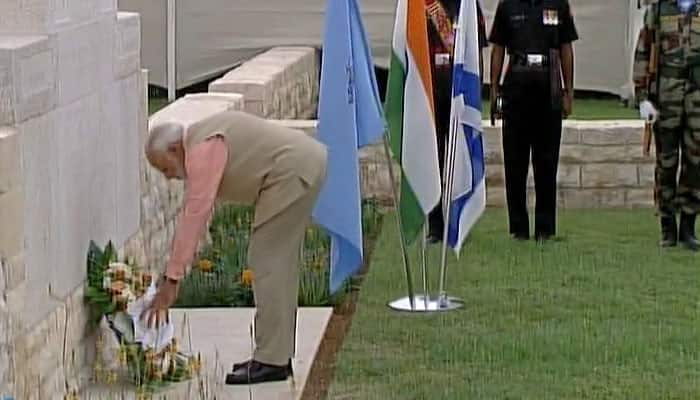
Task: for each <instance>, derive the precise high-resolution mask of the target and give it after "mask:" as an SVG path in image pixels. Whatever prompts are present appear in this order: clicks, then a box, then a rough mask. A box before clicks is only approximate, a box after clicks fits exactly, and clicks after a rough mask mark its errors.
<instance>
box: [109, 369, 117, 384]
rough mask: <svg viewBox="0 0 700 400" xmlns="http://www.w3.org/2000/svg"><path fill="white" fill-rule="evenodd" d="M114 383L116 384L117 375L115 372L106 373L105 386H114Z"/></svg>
mask: <svg viewBox="0 0 700 400" xmlns="http://www.w3.org/2000/svg"><path fill="white" fill-rule="evenodd" d="M115 383H117V373H116V372H109V373H107V384H108V385H114V384H115Z"/></svg>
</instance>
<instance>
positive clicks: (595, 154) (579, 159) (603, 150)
mask: <svg viewBox="0 0 700 400" xmlns="http://www.w3.org/2000/svg"><path fill="white" fill-rule="evenodd" d="M649 161H650V157H645V156H643V155H642V152H641V149H640V148H638V147H637V146H633V145H608V146H591V145H581V144H579V145H562V147H561V155H560V162H561V163H565V164H590V163H645V162H649Z"/></svg>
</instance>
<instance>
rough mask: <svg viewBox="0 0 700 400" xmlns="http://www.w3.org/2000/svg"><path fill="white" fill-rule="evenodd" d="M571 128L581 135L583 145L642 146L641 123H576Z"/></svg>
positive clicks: (642, 126) (642, 125)
mask: <svg viewBox="0 0 700 400" xmlns="http://www.w3.org/2000/svg"><path fill="white" fill-rule="evenodd" d="M571 126H572V127H574V128H575V129H576V130H578V131H579V133H580V134H581V143H582V144H590V145H603V146H605V145H623V144H627V145H641V143H642V133H643V128H644V124H643V122H641V121H634V120H631V121H575V122H572V123H571Z"/></svg>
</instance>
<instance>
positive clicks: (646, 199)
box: [626, 188, 654, 208]
mask: <svg viewBox="0 0 700 400" xmlns="http://www.w3.org/2000/svg"><path fill="white" fill-rule="evenodd" d="M626 198H627V201H626V205H627V207H635V208H647V207H654V190H653V189H652V188H649V189H627V195H626Z"/></svg>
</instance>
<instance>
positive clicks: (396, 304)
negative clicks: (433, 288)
mask: <svg viewBox="0 0 700 400" xmlns="http://www.w3.org/2000/svg"><path fill="white" fill-rule="evenodd" d="M384 153H385V155H386V163H387V166H388V169H389V180H390V182H391V193H392V194H393V197H394V198H393V200H394V211H395V212H396V224H397V227H398V229H399V236H400V241H401V253H402V255H403V267H404V271H405V273H406V289H407V291H408V302H409V304H410V307H411V308H410V310H413V311H415V309H416V304H415V294H414V292H413V278H412V277H411V268H410V266H409V262H408V252H407V250H406V237H405V235H404V232H403V223H402V222H401V211H400V210H399V195H398V193H397V192H396V178H395V177H394V166H393V164H392V161H391V152H390V151H389V139H388V137H387V135H384ZM405 300H406V299H399V300H396V301H394V302H392V303H390V304H389V306H390V307H392V308H394V309H400V310H405ZM402 305H403V307H402Z"/></svg>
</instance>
